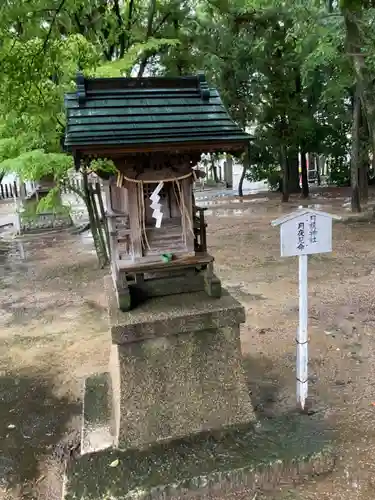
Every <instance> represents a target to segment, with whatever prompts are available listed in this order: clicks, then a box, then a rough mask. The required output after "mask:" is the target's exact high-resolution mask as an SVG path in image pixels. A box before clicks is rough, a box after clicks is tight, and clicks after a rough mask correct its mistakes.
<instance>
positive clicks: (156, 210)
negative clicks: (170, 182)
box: [150, 181, 164, 228]
mask: <svg viewBox="0 0 375 500" xmlns="http://www.w3.org/2000/svg"><path fill="white" fill-rule="evenodd" d="M163 186H164V182H163V181H161V182H159V184H158V185H157V186H156V188H155V189H154V191H153V192H152V194H151V196H150V200H151V205H150V206H151V208H152V210H153V212H152V218H153V219H155V227H157V228H159V227H161V221H162V219H163V213H162V211H161V204H160V203H159V202H160V196H159V193H160V191H161V190H162V189H163Z"/></svg>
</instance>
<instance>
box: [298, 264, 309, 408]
mask: <svg viewBox="0 0 375 500" xmlns="http://www.w3.org/2000/svg"><path fill="white" fill-rule="evenodd" d="M307 259H308V256H307V255H300V256H299V257H298V267H299V279H298V285H299V326H298V332H297V339H296V340H297V366H296V378H297V404H298V405H299V406H300V407H301V409H302V410H303V409H304V408H305V402H306V398H307V390H308V373H307V366H308V337H307V318H308V304H307Z"/></svg>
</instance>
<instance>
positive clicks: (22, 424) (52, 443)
mask: <svg viewBox="0 0 375 500" xmlns="http://www.w3.org/2000/svg"><path fill="white" fill-rule="evenodd" d="M0 401H1V403H0V405H1V412H0V491H4V490H5V491H7V490H12V491H13V492H15V493H16V496H19V497H21V498H25V499H26V498H30V499H31V498H34V496H33V488H34V486H35V484H36V483H37V482H38V481H39V480H40V479H41V478H40V474H41V473H40V471H39V463H40V461H41V460H42V459H43V458H44V457H45V456H49V455H51V454H53V455H56V456H57V457H58V455H59V454H60V455H61V457H60V458H61V460H62V461H63V460H64V458H65V457H64V456H63V455H64V454H66V443H64V438H63V436H64V435H65V433H66V431H67V425H68V422H69V421H70V420H71V419H72V417H73V416H74V415H77V414H78V413H79V411H80V406H79V404H78V403H76V402H71V401H69V400H68V399H65V398H64V399H57V398H56V397H55V396H54V395H53V393H52V390H51V386H50V384H49V383H48V382H47V381H45V380H41V379H39V378H37V377H35V378H33V377H27V376H26V377H25V376H18V375H16V374H14V375H13V374H10V373H9V374H6V375H4V376H2V377H0ZM69 446H71V445H69Z"/></svg>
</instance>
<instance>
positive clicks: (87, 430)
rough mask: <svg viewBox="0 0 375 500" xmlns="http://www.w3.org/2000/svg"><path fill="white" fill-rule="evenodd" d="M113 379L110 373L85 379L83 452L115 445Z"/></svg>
mask: <svg viewBox="0 0 375 500" xmlns="http://www.w3.org/2000/svg"><path fill="white" fill-rule="evenodd" d="M110 383H111V380H110V375H109V373H101V374H97V375H92V376H91V377H88V378H87V379H86V380H85V385H84V397H83V412H82V413H83V415H82V434H81V453H82V454H85V453H92V452H95V451H99V450H103V449H105V448H108V447H110V446H112V445H113V436H112V433H111V431H112V429H111V416H112V415H111V410H112V404H111V402H112V400H111V385H110Z"/></svg>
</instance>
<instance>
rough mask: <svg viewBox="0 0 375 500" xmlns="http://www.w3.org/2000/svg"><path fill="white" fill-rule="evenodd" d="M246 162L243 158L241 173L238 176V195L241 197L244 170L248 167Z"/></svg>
mask: <svg viewBox="0 0 375 500" xmlns="http://www.w3.org/2000/svg"><path fill="white" fill-rule="evenodd" d="M247 162H248V160H247V159H245V160H244V164H243V167H242V173H241V177H240V182H239V183H238V196H240V197H241V198H242V197H243V181H244V180H245V175H246V170H247V168H248V163H247Z"/></svg>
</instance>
